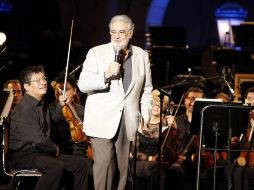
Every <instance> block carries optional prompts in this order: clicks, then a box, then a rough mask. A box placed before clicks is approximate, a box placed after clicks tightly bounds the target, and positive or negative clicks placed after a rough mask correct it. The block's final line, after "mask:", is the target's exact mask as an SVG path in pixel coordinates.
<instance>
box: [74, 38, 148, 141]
mask: <svg viewBox="0 0 254 190" xmlns="http://www.w3.org/2000/svg"><path fill="white" fill-rule="evenodd" d="M131 48H132V56H131V59H132V60H131V61H132V80H131V83H130V86H129V88H128V90H127V92H126V93H125V92H124V89H123V84H122V79H120V80H112V81H111V84H110V85H108V84H105V81H104V72H105V71H106V70H107V68H108V66H109V64H110V63H112V62H113V61H114V56H115V52H114V48H113V45H112V44H111V43H108V44H103V45H100V46H96V47H94V48H92V49H90V50H89V51H88V54H87V56H86V60H85V61H84V64H83V68H82V72H81V73H80V76H79V81H78V87H79V89H80V91H81V92H84V93H87V94H88V97H87V100H86V105H85V114H84V126H83V130H84V132H85V133H86V135H88V136H92V137H100V138H106V139H111V138H113V137H114V136H115V134H116V132H117V129H118V126H119V122H120V119H121V115H122V112H124V116H125V126H126V133H127V137H128V139H129V140H130V141H133V140H134V139H135V133H136V130H137V128H138V121H139V115H140V112H141V115H142V116H143V118H144V121H145V122H147V123H148V122H149V119H150V112H151V108H152V94H151V91H152V79H151V69H150V62H149V58H148V53H147V52H145V51H144V50H142V49H141V48H139V47H136V46H131Z"/></svg>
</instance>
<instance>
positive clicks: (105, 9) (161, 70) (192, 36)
mask: <svg viewBox="0 0 254 190" xmlns="http://www.w3.org/2000/svg"><path fill="white" fill-rule="evenodd" d="M0 2H1V1H0ZM2 2H5V3H6V2H7V3H9V4H11V5H12V10H11V11H10V12H1V13H0V23H1V24H0V31H2V32H5V33H6V34H7V42H6V44H7V51H6V52H4V53H3V54H2V55H1V56H0V67H3V68H2V69H1V71H0V76H1V78H0V85H2V84H3V83H4V81H5V80H7V79H12V78H17V77H18V73H19V71H20V69H22V68H23V67H25V66H27V65H31V64H42V65H44V66H45V69H46V72H47V75H48V76H49V79H50V81H51V80H53V79H54V78H55V77H56V76H57V74H59V73H60V72H63V70H64V68H65V66H66V61H67V55H68V43H69V37H70V26H71V20H72V19H73V20H74V28H73V36H72V45H71V51H70V61H69V64H70V67H69V71H70V72H71V71H72V70H73V69H75V68H76V67H78V66H79V65H80V64H82V62H83V61H84V59H85V56H86V53H87V51H88V49H89V48H91V47H93V46H95V45H99V44H102V43H107V42H109V40H110V37H109V31H108V23H109V20H110V18H111V17H112V16H114V15H116V14H127V15H129V16H130V17H131V18H132V20H133V21H134V23H135V26H136V28H135V33H134V36H133V39H132V43H133V44H135V45H138V46H140V47H142V48H146V43H145V33H146V32H147V23H146V19H147V12H148V10H149V6H150V5H151V1H150V0H103V1H102V0H71V1H70V0H41V1H36V0H9V1H8V0H2ZM225 2H236V3H239V4H240V5H241V6H243V7H244V8H245V9H247V10H248V16H247V18H246V20H248V21H253V20H254V15H253V14H254V10H253V9H254V1H252V0H238V1H226V0H212V1H211V0H191V1H190V0H170V1H169V3H168V5H167V7H166V8H165V15H164V17H163V19H162V22H161V23H160V24H161V25H162V26H181V27H184V29H185V31H186V44H187V45H188V46H189V49H188V50H187V51H184V52H183V51H180V52H179V51H176V52H175V51H173V52H172V51H168V50H166V52H163V51H158V52H157V53H159V55H157V54H156V52H155V53H154V52H153V54H152V55H151V62H152V71H153V83H154V84H155V85H156V86H165V85H169V84H170V83H171V79H172V78H173V77H174V76H175V75H176V74H186V73H188V68H191V70H192V73H191V74H194V75H195V74H197V75H203V76H205V77H211V76H213V75H216V74H218V68H217V66H214V65H212V64H211V63H212V62H213V61H214V51H216V50H217V47H218V46H219V39H218V32H217V24H216V18H215V15H214V11H215V9H216V8H217V7H218V6H220V5H221V4H223V3H225ZM155 16H156V15H155ZM247 56H249V55H247ZM229 57H232V56H231V55H229ZM219 58H221V56H219ZM225 59H226V61H228V60H227V56H226V58H224V57H223V58H222V60H220V62H223V61H225ZM230 61H231V62H232V60H230ZM233 61H234V59H233ZM241 61H242V57H240V62H241ZM220 64H221V63H220ZM223 64H224V63H223ZM237 64H238V63H237ZM244 64H246V63H244ZM246 68H248V69H246V71H243V72H252V71H253V70H252V62H249V60H247V67H246ZM249 68H251V69H249ZM78 74H79V71H78V72H76V73H75V75H74V76H75V77H76V78H78ZM188 74H190V72H189V73H188ZM213 82H214V81H213ZM213 82H212V88H213V85H214V83H213ZM208 83H210V82H208ZM210 85H211V84H210ZM208 86H209V85H208ZM216 88H217V87H216Z"/></svg>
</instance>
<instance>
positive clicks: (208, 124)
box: [191, 101, 250, 190]
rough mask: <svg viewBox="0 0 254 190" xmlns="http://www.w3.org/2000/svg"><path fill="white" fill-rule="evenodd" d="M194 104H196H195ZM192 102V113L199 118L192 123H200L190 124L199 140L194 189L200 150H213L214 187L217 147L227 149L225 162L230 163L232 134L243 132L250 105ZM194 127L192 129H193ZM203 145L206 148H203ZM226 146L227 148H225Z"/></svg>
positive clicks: (198, 173) (198, 170)
mask: <svg viewBox="0 0 254 190" xmlns="http://www.w3.org/2000/svg"><path fill="white" fill-rule="evenodd" d="M195 104H196V106H195ZM195 104H194V109H193V110H197V108H198V110H199V111H200V108H201V111H200V112H199V111H194V112H193V114H194V115H195V113H196V115H199V118H200V120H199V121H195V119H196V118H198V117H194V118H192V119H194V122H193V123H194V124H197V123H199V124H200V125H199V126H198V125H194V124H193V125H191V132H194V133H195V134H196V133H197V131H200V133H199V134H200V142H199V152H198V169H197V183H196V189H197V190H198V189H199V178H200V161H201V150H202V149H206V150H213V151H214V176H213V188H214V189H215V184H216V151H217V149H218V147H219V148H220V150H225V151H227V155H228V157H227V163H228V166H229V165H230V152H231V150H230V144H231V137H232V136H237V137H238V136H240V134H245V133H246V130H247V126H248V118H249V111H250V107H248V106H242V105H240V104H232V105H227V104H214V103H213V104H211V102H207V103H206V104H205V103H204V102H201V103H200V102H199V101H196V102H195ZM193 128H194V129H193ZM204 142H205V143H206V144H205V146H206V147H208V148H203V145H204ZM225 147H227V148H225ZM227 178H228V189H230V187H231V175H230V167H228V176H227Z"/></svg>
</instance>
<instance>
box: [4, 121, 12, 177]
mask: <svg viewBox="0 0 254 190" xmlns="http://www.w3.org/2000/svg"><path fill="white" fill-rule="evenodd" d="M8 151H9V120H8V118H4V120H3V123H2V162H3V172H4V173H5V174H6V175H8V176H12V174H11V172H10V171H11V166H10V162H9V161H8Z"/></svg>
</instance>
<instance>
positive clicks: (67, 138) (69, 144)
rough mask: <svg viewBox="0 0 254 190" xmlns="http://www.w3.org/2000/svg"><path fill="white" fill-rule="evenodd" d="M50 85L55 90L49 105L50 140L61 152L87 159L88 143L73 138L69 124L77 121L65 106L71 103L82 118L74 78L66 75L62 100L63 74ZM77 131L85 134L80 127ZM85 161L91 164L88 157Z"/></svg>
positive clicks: (82, 110) (82, 113)
mask: <svg viewBox="0 0 254 190" xmlns="http://www.w3.org/2000/svg"><path fill="white" fill-rule="evenodd" d="M51 85H52V87H53V89H54V91H55V102H53V103H51V104H50V105H49V107H50V112H51V115H52V120H53V129H52V140H53V141H54V142H55V143H56V144H57V145H58V147H59V149H60V152H61V153H65V154H72V155H76V156H81V157H83V158H86V159H87V150H88V147H89V144H88V143H87V141H77V140H76V139H75V138H73V136H72V133H71V132H72V131H71V128H73V126H70V125H76V124H77V123H78V122H76V118H75V117H74V116H73V115H72V112H70V109H69V107H67V106H68V105H72V108H73V109H74V111H75V115H77V116H78V118H80V119H82V120H83V115H84V106H83V105H81V104H80V101H79V96H78V94H77V85H76V80H75V79H74V78H72V77H70V76H68V77H67V82H66V94H65V100H64V101H62V100H63V99H62V95H63V94H62V91H63V88H64V76H62V75H60V76H57V77H56V79H55V81H53V82H52V83H51ZM81 126H82V125H81ZM75 127H76V126H75ZM77 127H79V126H77ZM78 131H79V132H81V133H82V134H80V135H85V134H83V131H82V129H81V130H78ZM87 161H88V162H89V163H90V164H89V165H91V161H90V160H88V159H87Z"/></svg>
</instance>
